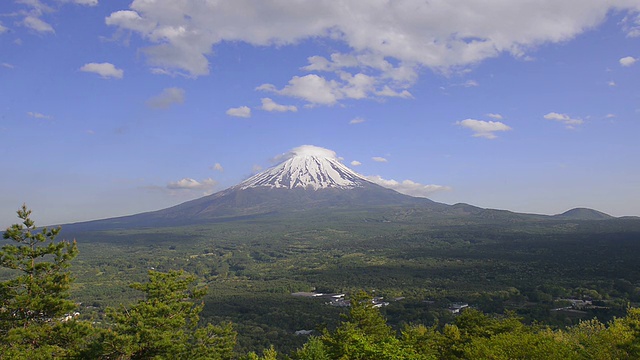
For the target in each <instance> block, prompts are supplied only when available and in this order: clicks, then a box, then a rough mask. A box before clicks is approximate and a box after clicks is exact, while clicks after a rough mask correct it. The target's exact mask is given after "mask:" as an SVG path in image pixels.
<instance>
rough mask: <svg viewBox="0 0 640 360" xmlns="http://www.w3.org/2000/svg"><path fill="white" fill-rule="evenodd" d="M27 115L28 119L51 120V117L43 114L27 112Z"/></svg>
mask: <svg viewBox="0 0 640 360" xmlns="http://www.w3.org/2000/svg"><path fill="white" fill-rule="evenodd" d="M27 115H29V116H30V117H32V118H35V119H45V120H51V119H53V117H52V116H51V115H45V114H42V113H39V112H31V111H29V112H28V113H27Z"/></svg>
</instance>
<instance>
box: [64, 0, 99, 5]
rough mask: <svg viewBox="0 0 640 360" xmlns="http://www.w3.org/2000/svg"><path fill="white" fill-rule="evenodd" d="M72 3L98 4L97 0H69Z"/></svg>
mask: <svg viewBox="0 0 640 360" xmlns="http://www.w3.org/2000/svg"><path fill="white" fill-rule="evenodd" d="M71 2H72V3H74V4H78V5H86V6H96V5H98V0H71Z"/></svg>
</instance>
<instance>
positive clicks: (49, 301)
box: [0, 205, 91, 359]
mask: <svg viewBox="0 0 640 360" xmlns="http://www.w3.org/2000/svg"><path fill="white" fill-rule="evenodd" d="M30 216H31V210H29V209H27V207H26V205H23V206H22V208H21V209H20V210H18V217H19V218H20V219H21V223H18V224H14V225H12V226H10V227H9V228H7V230H6V231H5V232H4V234H3V238H4V239H5V240H10V241H11V242H10V243H8V244H5V245H4V246H2V248H1V249H0V266H1V267H3V268H6V269H9V270H10V271H9V273H10V274H13V275H14V277H13V278H11V279H9V280H6V281H3V282H0V353H2V354H3V357H4V358H25V359H37V358H43V359H44V358H54V357H71V356H72V354H73V351H74V349H78V346H82V344H84V341H83V340H82V339H80V338H79V337H83V336H85V335H87V336H88V335H89V334H90V333H91V329H90V327H87V326H86V325H87V324H79V323H76V322H75V321H73V319H70V317H69V314H70V313H71V312H72V311H73V310H74V309H75V307H76V305H75V304H74V303H73V302H72V301H70V300H69V299H68V291H69V287H70V286H71V282H72V278H71V276H70V274H69V272H68V270H67V268H68V267H69V265H70V261H71V260H72V259H73V258H75V257H76V255H77V254H78V247H77V245H76V242H75V241H73V242H68V241H59V242H56V241H55V238H56V236H57V235H58V233H59V232H60V228H59V227H58V228H55V229H47V228H43V229H41V230H39V231H38V229H37V228H36V226H35V222H34V221H33V220H32V219H31V218H30ZM74 329H75V330H74Z"/></svg>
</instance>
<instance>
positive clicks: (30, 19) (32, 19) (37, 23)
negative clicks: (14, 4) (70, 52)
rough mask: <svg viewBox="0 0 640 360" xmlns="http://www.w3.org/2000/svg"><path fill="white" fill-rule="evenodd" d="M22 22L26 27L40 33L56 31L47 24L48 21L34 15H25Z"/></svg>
mask: <svg viewBox="0 0 640 360" xmlns="http://www.w3.org/2000/svg"><path fill="white" fill-rule="evenodd" d="M22 24H23V25H24V26H26V27H28V28H29V29H32V30H35V31H37V32H41V33H47V32H52V33H55V32H56V31H55V30H53V27H52V26H51V25H49V24H48V23H46V22H44V21H43V20H42V19H40V18H39V17H36V16H31V15H29V16H27V17H25V18H24V20H23V21H22Z"/></svg>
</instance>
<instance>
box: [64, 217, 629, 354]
mask: <svg viewBox="0 0 640 360" xmlns="http://www.w3.org/2000/svg"><path fill="white" fill-rule="evenodd" d="M427 213H428V211H427V210H419V209H415V208H412V209H411V211H409V208H403V207H399V208H398V207H395V208H388V209H386V210H385V211H382V210H381V209H378V211H377V212H373V211H371V210H370V209H369V210H368V211H346V210H342V211H338V210H336V211H321V210H317V211H312V210H309V211H302V212H294V213H290V214H286V215H283V214H280V215H273V214H270V215H265V216H262V217H254V218H252V219H243V220H237V221H225V222H219V223H214V224H209V225H195V226H188V227H175V228H171V227H167V228H148V229H135V230H109V231H102V232H89V233H77V234H73V236H74V237H75V238H76V239H78V243H79V248H80V256H79V257H78V259H77V260H76V261H75V263H74V265H73V272H74V274H75V275H76V277H77V279H76V283H75V285H74V286H75V288H74V291H73V296H74V298H75V299H77V300H78V301H80V302H82V304H83V310H82V311H81V312H82V313H83V314H84V315H86V316H90V317H97V318H100V316H101V312H102V310H103V309H104V308H105V307H107V306H116V305H119V304H127V303H130V302H132V301H133V300H136V299H137V297H139V296H140V295H139V294H138V293H137V292H135V291H134V290H132V289H129V288H128V287H127V284H129V283H130V282H132V281H144V279H145V278H146V273H147V271H148V270H149V269H155V270H158V271H168V270H172V269H184V270H186V271H188V272H190V273H193V274H196V275H197V276H198V277H199V278H200V279H201V280H202V282H203V283H205V284H206V285H207V286H208V287H209V292H208V295H207V297H206V298H205V308H204V311H203V314H202V315H203V318H204V319H205V320H206V321H211V322H213V323H221V322H224V321H231V322H232V323H233V324H234V327H235V329H236V330H237V331H238V334H239V337H238V343H239V348H240V349H241V350H242V351H245V352H246V351H249V350H254V351H257V350H260V349H261V348H264V347H268V345H269V344H273V345H275V346H276V348H277V349H278V350H281V351H285V352H286V351H290V350H292V349H295V348H297V347H299V346H301V345H302V344H303V343H304V342H305V341H306V337H305V336H296V335H295V332H296V331H298V330H313V329H319V328H321V327H323V326H327V327H329V328H331V327H332V326H335V325H336V324H337V322H338V321H339V320H340V316H339V314H340V313H343V312H345V311H346V310H345V309H339V308H334V307H331V306H327V305H325V304H324V302H323V301H318V300H317V299H313V298H298V297H292V296H291V293H293V292H298V291H312V290H316V291H319V292H337V293H354V292H357V291H359V290H364V291H367V292H369V293H370V294H375V296H382V297H384V298H385V299H395V298H403V299H402V300H400V301H391V302H390V304H389V306H387V307H384V308H382V309H381V311H382V312H383V314H384V315H385V316H386V317H387V318H388V320H389V323H390V324H391V325H392V326H394V327H395V328H396V329H399V328H400V327H401V326H402V324H413V323H420V324H425V325H433V324H436V323H439V324H441V325H443V324H444V323H448V322H451V321H453V319H454V318H455V316H454V315H453V314H451V312H450V311H448V307H449V306H450V304H451V303H453V302H466V303H468V304H469V305H470V306H472V307H474V308H476V309H479V310H481V311H483V312H485V313H488V314H502V313H504V311H505V310H509V311H514V312H515V313H516V314H517V315H518V316H521V317H522V318H523V319H524V321H526V322H529V323H531V322H534V321H538V322H542V323H545V324H549V325H551V326H553V327H564V326H568V325H573V324H576V323H577V322H578V321H579V320H580V319H588V318H592V317H596V316H597V317H598V319H600V320H601V321H603V320H607V319H611V318H612V317H613V316H621V315H623V314H624V313H625V310H626V307H627V306H628V305H629V303H636V302H638V301H640V286H639V284H640V268H638V266H637V260H636V259H637V254H638V253H639V252H640V241H638V239H640V221H639V220H636V219H608V220H597V221H589V220H558V219H556V220H536V221H517V222H511V223H510V222H507V221H503V219H499V220H498V221H496V220H487V219H484V218H478V217H471V218H467V219H464V220H461V219H460V218H458V219H455V218H446V217H445V218H442V219H437V218H436V219H432V220H431V221H427V220H426V219H427V218H428V216H427ZM408 214H410V215H408ZM417 219H419V220H417ZM63 235H65V236H69V235H72V234H69V233H66V234H65V233H64V232H63ZM567 298H577V299H589V300H592V301H593V302H594V303H595V304H597V305H599V306H600V307H599V308H594V309H592V310H587V311H578V312H566V311H564V312H563V311H552V310H553V309H556V308H559V307H561V306H565V305H567V303H566V301H564V302H563V301H562V300H560V299H567Z"/></svg>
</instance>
